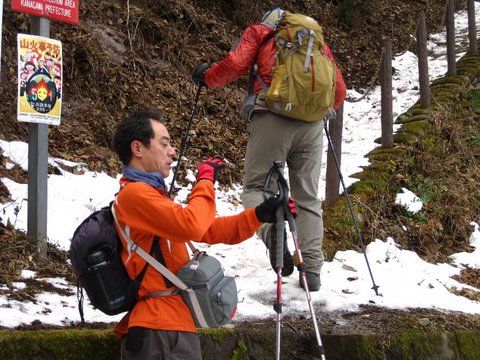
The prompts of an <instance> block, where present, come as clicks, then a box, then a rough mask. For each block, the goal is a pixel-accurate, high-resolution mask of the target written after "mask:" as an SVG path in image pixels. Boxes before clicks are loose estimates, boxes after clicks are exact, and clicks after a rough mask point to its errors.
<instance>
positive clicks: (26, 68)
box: [17, 34, 62, 125]
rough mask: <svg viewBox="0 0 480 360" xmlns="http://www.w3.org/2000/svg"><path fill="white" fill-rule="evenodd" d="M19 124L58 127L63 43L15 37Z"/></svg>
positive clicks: (60, 103)
mask: <svg viewBox="0 0 480 360" xmlns="http://www.w3.org/2000/svg"><path fill="white" fill-rule="evenodd" d="M17 43H18V107H17V119H18V120H19V121H26V122H35V123H42V124H49V125H59V124H60V114H61V109H62V43H61V42H60V41H58V40H53V39H50V38H45V37H41V36H35V35H27V34H18V36H17Z"/></svg>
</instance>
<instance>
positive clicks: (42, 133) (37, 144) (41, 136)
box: [12, 0, 79, 260]
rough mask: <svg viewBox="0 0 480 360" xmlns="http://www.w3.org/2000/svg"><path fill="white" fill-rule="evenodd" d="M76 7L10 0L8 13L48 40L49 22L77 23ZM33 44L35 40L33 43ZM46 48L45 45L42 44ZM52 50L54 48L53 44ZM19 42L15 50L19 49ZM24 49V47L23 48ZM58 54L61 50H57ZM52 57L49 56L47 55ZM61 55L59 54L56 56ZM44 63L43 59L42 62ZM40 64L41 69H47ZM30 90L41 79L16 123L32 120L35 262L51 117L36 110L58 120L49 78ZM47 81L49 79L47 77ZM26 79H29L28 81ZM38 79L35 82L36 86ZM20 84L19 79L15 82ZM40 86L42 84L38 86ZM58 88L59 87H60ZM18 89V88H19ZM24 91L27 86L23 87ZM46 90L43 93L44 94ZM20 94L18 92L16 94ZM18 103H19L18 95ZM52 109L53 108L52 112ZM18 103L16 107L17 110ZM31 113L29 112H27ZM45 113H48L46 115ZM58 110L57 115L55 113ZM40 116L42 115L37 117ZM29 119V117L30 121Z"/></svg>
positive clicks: (65, 1) (64, 0) (41, 236)
mask: <svg viewBox="0 0 480 360" xmlns="http://www.w3.org/2000/svg"><path fill="white" fill-rule="evenodd" d="M78 5H79V0H12V10H14V11H19V12H25V13H27V14H31V15H32V18H31V34H32V35H39V36H41V37H43V38H49V37H50V19H52V20H57V21H63V22H67V23H70V24H78ZM33 41H35V40H33ZM45 43H46V44H47V46H48V44H49V42H45ZM52 43H53V44H54V45H53V46H52V49H53V48H55V43H54V42H52ZM21 47H22V46H21V43H20V40H19V49H21ZM27 47H28V46H27ZM59 51H60V52H61V47H60V49H59ZM51 55H52V54H49V56H51ZM60 56H61V55H60ZM44 60H45V61H46V59H44ZM44 65H45V64H42V65H41V66H39V69H41V68H42V67H44V68H48V66H44ZM35 76H37V78H36V79H34V82H33V83H32V84H31V88H33V87H35V88H36V89H33V90H36V91H38V89H39V88H41V87H42V86H40V85H39V83H40V82H41V81H42V80H43V82H44V83H45V84H46V87H45V88H42V90H41V91H42V92H41V97H38V96H37V94H35V96H37V98H38V99H40V101H38V100H37V99H36V98H35V97H34V95H33V94H32V96H31V97H30V98H28V100H27V96H26V95H25V100H27V102H28V103H29V104H30V107H31V108H32V109H34V110H35V112H36V113H37V114H27V117H23V118H22V117H21V116H20V112H19V116H18V117H19V120H22V121H31V120H32V119H33V121H35V120H36V122H29V123H28V224H27V238H28V240H29V241H31V242H32V243H36V244H37V256H38V258H39V260H46V259H47V209H48V207H47V202H48V181H47V180H48V124H49V123H55V121H54V122H51V120H52V118H50V117H46V115H45V114H42V113H41V111H40V110H45V109H47V110H49V111H50V110H51V111H53V119H55V118H56V117H58V123H59V122H60V108H59V106H60V105H61V102H55V103H54V102H52V99H53V96H54V95H55V96H56V95H57V94H58V93H59V92H58V90H57V88H56V87H54V86H52V84H51V82H49V81H48V80H49V76H47V74H44V73H42V71H41V70H39V72H38V73H37V74H36V75H35V74H34V75H33V76H32V78H33V77H35ZM50 78H51V76H50ZM29 80H30V78H29ZM37 80H38V83H37ZM19 81H20V79H19ZM27 83H30V81H27ZM41 85H43V84H41ZM60 86H61V85H60ZM19 88H20V85H19ZM25 91H27V87H26V88H25ZM45 91H46V92H45ZM19 95H20V92H19ZM18 101H19V102H20V101H21V99H20V96H19V99H18ZM55 106H57V109H56V110H55ZM20 109H21V104H19V111H20ZM30 110H31V109H30ZM49 111H48V112H49ZM55 111H58V114H57V113H55ZM40 115H42V116H40ZM30 117H31V118H30Z"/></svg>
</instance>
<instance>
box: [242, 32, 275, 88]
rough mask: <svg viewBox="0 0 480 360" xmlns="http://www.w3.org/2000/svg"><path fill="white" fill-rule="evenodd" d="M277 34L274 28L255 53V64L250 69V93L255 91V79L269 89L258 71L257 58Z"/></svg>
mask: <svg viewBox="0 0 480 360" xmlns="http://www.w3.org/2000/svg"><path fill="white" fill-rule="evenodd" d="M274 36H275V29H274V30H273V32H271V33H270V34H268V35H267V36H265V38H264V39H263V41H262V43H261V44H260V46H259V48H258V51H257V54H256V55H255V60H254V62H253V65H252V67H251V69H250V73H249V75H248V93H249V94H253V93H254V89H253V86H254V84H255V80H258V82H259V83H260V85H261V86H262V88H263V89H264V90H265V91H266V90H267V89H268V86H267V84H265V81H263V79H262V77H261V76H260V74H259V73H258V65H257V58H258V54H259V52H260V50H261V49H262V48H263V46H264V45H265V44H266V43H267V42H268V41H269V40H270V39H272V38H273V37H274Z"/></svg>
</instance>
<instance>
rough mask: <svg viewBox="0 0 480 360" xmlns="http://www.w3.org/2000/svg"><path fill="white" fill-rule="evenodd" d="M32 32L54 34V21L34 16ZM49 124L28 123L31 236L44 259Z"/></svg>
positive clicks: (45, 256) (30, 239)
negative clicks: (51, 22) (51, 24)
mask: <svg viewBox="0 0 480 360" xmlns="http://www.w3.org/2000/svg"><path fill="white" fill-rule="evenodd" d="M31 33H32V35H39V36H44V37H49V36H50V20H48V19H45V18H42V17H38V16H32V18H31ZM47 201H48V125H47V124H37V123H28V224H27V238H28V240H29V241H31V242H33V243H35V242H36V243H37V255H38V257H39V259H40V260H46V259H47V208H48V206H47Z"/></svg>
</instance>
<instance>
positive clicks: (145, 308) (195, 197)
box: [113, 109, 295, 360]
mask: <svg viewBox="0 0 480 360" xmlns="http://www.w3.org/2000/svg"><path fill="white" fill-rule="evenodd" d="M113 147H114V149H115V152H116V153H117V155H118V156H119V158H120V160H121V161H122V163H123V165H124V170H123V176H122V178H121V179H120V191H119V193H118V195H117V198H116V202H115V204H114V207H115V212H116V214H117V219H118V222H119V225H120V226H121V227H122V228H123V229H125V228H126V227H127V226H128V227H129V228H130V237H131V238H132V239H134V240H135V242H136V243H137V244H138V245H139V246H140V247H142V248H143V249H144V250H146V251H149V250H150V249H152V250H153V254H154V256H155V257H156V258H157V260H158V261H160V262H161V263H162V264H163V265H164V266H166V267H167V268H168V269H169V270H170V271H171V272H173V273H177V271H178V270H179V269H180V268H181V267H182V266H184V265H185V264H186V263H187V262H188V261H189V260H190V258H189V254H188V251H187V248H186V246H185V245H186V242H187V241H190V240H193V241H197V242H204V243H208V244H216V243H225V244H232V245H233V244H238V243H240V242H242V241H244V240H246V239H249V238H250V237H252V236H253V234H254V233H255V231H256V230H257V229H258V227H259V226H260V225H261V224H262V223H263V222H266V221H269V222H274V219H275V208H276V205H275V204H273V203H272V202H269V201H268V200H265V201H264V202H263V203H262V204H260V205H259V206H257V207H256V208H252V209H246V210H245V211H243V212H242V213H239V214H237V215H233V216H225V217H215V211H216V210H215V192H214V187H213V184H214V182H215V180H216V176H217V173H218V171H219V170H220V169H221V168H222V167H223V165H224V163H223V161H222V160H220V159H214V158H211V159H208V160H206V161H204V162H203V163H201V164H200V165H199V167H198V173H197V183H196V185H195V186H194V187H193V190H192V193H191V195H190V198H189V202H188V205H186V206H185V207H183V206H181V205H179V204H177V203H175V202H173V201H172V200H170V198H169V197H168V196H167V191H166V186H165V182H164V178H165V177H167V176H168V175H169V172H170V169H171V165H172V162H173V157H174V156H175V150H174V149H173V147H172V145H171V143H170V136H169V133H168V130H167V128H166V127H165V125H164V123H163V120H162V116H161V114H160V113H159V112H157V111H154V110H148V109H147V110H143V111H138V112H135V113H133V114H131V115H130V116H129V117H128V118H127V119H125V120H124V121H122V122H121V123H119V125H118V127H117V129H116V132H115V135H114V138H113ZM294 211H295V210H294V208H292V209H291V212H292V213H293V212H294ZM120 233H121V232H120ZM154 238H158V244H159V246H157V249H155V246H153V244H154V243H156V241H155V242H154ZM122 245H123V249H122V255H121V256H122V261H123V263H124V265H125V268H126V269H127V272H128V274H129V276H130V278H132V279H135V278H136V277H137V275H138V274H139V273H140V272H141V271H142V270H143V268H144V266H145V260H144V259H143V258H142V257H140V256H139V255H138V254H137V253H136V252H130V253H129V251H128V246H127V244H126V242H125V239H123V238H122ZM174 289H175V286H174V285H173V284H171V283H170V282H169V280H168V279H166V278H164V276H163V275H162V274H161V273H160V272H158V271H157V270H155V269H154V268H153V267H151V266H149V267H147V270H146V273H145V275H144V277H143V280H142V282H141V284H140V289H139V293H138V295H139V298H140V299H141V300H140V301H139V302H138V303H137V304H136V305H135V307H134V308H133V310H131V311H130V312H129V313H128V314H127V315H126V316H125V317H124V318H123V319H122V320H121V321H120V323H119V324H117V326H116V328H115V333H116V334H117V335H118V336H120V337H122V338H123V340H122V359H123V360H132V359H142V360H148V359H167V358H168V359H179V360H180V359H185V360H187V359H188V360H199V359H201V358H202V355H201V349H200V342H199V339H198V335H197V329H196V327H195V324H194V320H193V318H192V315H191V314H190V311H189V309H188V307H187V305H186V304H185V302H184V301H183V300H182V297H181V295H180V294H175V295H169V296H157V297H149V296H148V295H149V294H153V293H156V292H157V293H158V292H159V291H160V292H162V291H163V292H168V291H170V290H174ZM125 335H126V336H125ZM164 354H168V356H165V355H164Z"/></svg>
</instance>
